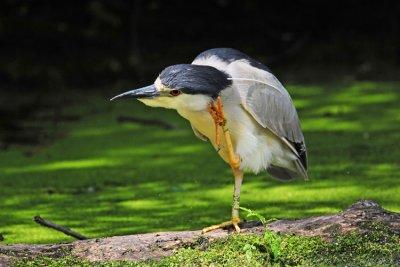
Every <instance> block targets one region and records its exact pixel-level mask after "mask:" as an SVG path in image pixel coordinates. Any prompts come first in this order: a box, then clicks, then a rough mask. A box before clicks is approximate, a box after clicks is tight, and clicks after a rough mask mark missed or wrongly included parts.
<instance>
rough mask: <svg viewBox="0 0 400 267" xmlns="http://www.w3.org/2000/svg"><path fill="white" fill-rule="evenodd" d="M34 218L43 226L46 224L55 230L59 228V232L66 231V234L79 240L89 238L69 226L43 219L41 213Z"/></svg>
mask: <svg viewBox="0 0 400 267" xmlns="http://www.w3.org/2000/svg"><path fill="white" fill-rule="evenodd" d="M33 220H34V221H35V222H36V223H38V224H40V225H43V226H45V227H49V228H52V229H54V230H57V231H59V232H62V233H64V234H66V235H69V236H72V237H75V238H76V239H78V240H85V239H88V238H87V237H86V236H84V235H81V234H80V233H78V232H75V231H73V230H71V229H69V228H67V227H64V226H61V225H58V224H56V223H53V222H51V221H49V220H45V219H43V218H42V217H40V216H39V215H36V216H35V217H33Z"/></svg>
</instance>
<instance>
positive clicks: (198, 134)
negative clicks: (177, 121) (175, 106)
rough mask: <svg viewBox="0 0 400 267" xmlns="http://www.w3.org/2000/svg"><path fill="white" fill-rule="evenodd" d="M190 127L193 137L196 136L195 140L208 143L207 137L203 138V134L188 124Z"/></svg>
mask: <svg viewBox="0 0 400 267" xmlns="http://www.w3.org/2000/svg"><path fill="white" fill-rule="evenodd" d="M190 125H191V126H192V130H193V132H194V135H196V137H197V138H199V139H200V140H203V141H205V142H207V141H208V138H207V136H205V135H204V134H202V133H201V132H199V131H198V130H197V129H196V128H194V126H193V125H192V124H190Z"/></svg>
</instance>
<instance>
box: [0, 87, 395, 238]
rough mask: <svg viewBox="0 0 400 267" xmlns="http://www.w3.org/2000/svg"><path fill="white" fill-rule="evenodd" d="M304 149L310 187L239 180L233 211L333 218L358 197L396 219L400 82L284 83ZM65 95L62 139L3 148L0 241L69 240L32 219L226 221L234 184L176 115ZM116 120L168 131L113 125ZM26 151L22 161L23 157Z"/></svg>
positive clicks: (117, 225)
mask: <svg viewBox="0 0 400 267" xmlns="http://www.w3.org/2000/svg"><path fill="white" fill-rule="evenodd" d="M287 88H288V90H289V91H290V93H291V94H292V97H293V99H294V102H295V105H296V107H297V108H298V111H299V114H300V118H301V121H302V126H303V130H304V132H305V137H306V141H307V146H308V150H309V165H310V177H311V180H310V181H307V182H305V181H301V180H298V181H293V182H290V183H282V182H278V181H275V180H272V179H271V178H268V177H267V175H266V174H260V175H258V176H255V175H253V174H248V175H247V176H246V177H245V181H244V186H243V191H242V198H241V204H242V206H243V207H247V208H251V209H253V210H255V211H257V212H258V213H260V214H263V215H265V216H266V217H268V218H296V217H304V216H311V215H317V214H325V213H333V212H337V211H339V210H340V209H342V208H344V207H346V206H347V205H349V204H351V203H352V202H354V201H355V200H357V199H361V198H366V199H374V200H377V201H378V202H379V203H380V204H382V205H383V207H385V208H387V209H390V210H394V211H400V183H399V174H400V167H399V166H400V164H399V163H400V160H399V158H400V149H399V143H400V109H399V102H400V90H399V89H400V84H399V83H383V82H382V83H378V82H352V83H341V84H334V85H296V84H289V85H288V86H287ZM92 94H93V93H87V94H83V93H80V94H79V93H77V92H71V95H72V96H73V97H74V98H76V99H78V100H77V102H76V104H72V105H69V106H68V107H67V108H66V109H65V110H64V112H65V113H66V114H69V115H71V114H72V115H77V116H81V119H80V120H79V121H75V122H65V123H61V124H60V125H59V127H58V130H57V132H58V133H59V134H60V133H61V134H62V137H61V138H58V139H56V140H55V141H53V142H51V143H50V144H47V145H42V146H40V147H39V148H35V149H33V152H32V151H31V150H32V149H31V148H27V147H25V146H11V147H9V148H8V149H7V150H2V151H0V234H2V235H3V236H4V238H5V241H4V242H5V243H47V242H59V241H68V240H71V239H70V238H68V237H65V236H64V235H62V234H59V233H57V232H54V231H52V230H49V229H46V228H43V227H41V226H38V225H35V224H34V223H33V221H32V217H33V216H34V215H37V214H40V215H41V216H43V217H45V218H48V219H50V220H53V221H55V222H57V223H59V224H62V225H66V226H68V227H71V228H73V229H75V230H77V231H79V232H81V233H83V234H85V235H87V236H89V237H101V236H111V235H123V234H133V233H139V232H152V231H160V230H184V229H199V228H202V227H204V226H207V225H209V224H213V223H217V222H221V221H224V220H226V219H228V218H229V215H230V202H231V191H232V182H233V181H232V177H231V174H230V171H229V168H228V167H227V166H226V165H225V164H224V163H223V161H222V160H221V159H219V158H218V157H217V155H216V153H215V151H214V150H213V148H212V147H211V146H210V145H209V144H207V143H204V142H202V141H200V140H198V139H196V137H194V136H193V133H192V131H191V129H190V125H189V124H188V123H187V122H186V121H184V120H183V119H181V118H180V117H178V115H177V114H176V113H175V112H174V111H170V110H163V109H150V108H147V107H145V106H144V105H142V104H140V103H138V102H133V101H124V102H116V103H109V102H108V101H107V97H109V96H110V95H107V96H105V95H104V96H100V95H94V94H93V95H92ZM120 115H128V116H129V115H134V116H135V117H142V118H157V119H161V120H163V121H165V122H168V123H171V124H173V125H174V126H175V128H174V129H172V130H166V129H162V128H160V127H157V126H148V125H147V126H145V125H140V124H134V123H119V122H117V120H116V118H117V117H118V116H120ZM27 150H29V151H30V152H29V153H26V152H27Z"/></svg>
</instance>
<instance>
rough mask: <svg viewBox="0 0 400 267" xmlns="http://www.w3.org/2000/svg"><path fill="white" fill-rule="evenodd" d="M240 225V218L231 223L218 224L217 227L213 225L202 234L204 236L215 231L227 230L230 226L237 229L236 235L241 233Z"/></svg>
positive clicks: (204, 229)
mask: <svg viewBox="0 0 400 267" xmlns="http://www.w3.org/2000/svg"><path fill="white" fill-rule="evenodd" d="M239 223H240V218H232V220H230V221H227V222H223V223H220V224H216V225H211V226H209V227H206V228H203V230H202V231H201V232H202V233H203V234H204V233H207V232H210V231H214V230H217V229H222V228H226V227H229V226H233V227H234V228H235V231H236V233H240V227H239Z"/></svg>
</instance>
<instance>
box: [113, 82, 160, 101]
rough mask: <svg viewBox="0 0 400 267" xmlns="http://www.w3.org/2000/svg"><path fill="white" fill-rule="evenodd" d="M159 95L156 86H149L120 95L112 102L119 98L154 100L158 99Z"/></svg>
mask: <svg viewBox="0 0 400 267" xmlns="http://www.w3.org/2000/svg"><path fill="white" fill-rule="evenodd" d="M159 95H160V93H159V92H158V90H157V88H156V87H155V86H154V85H149V86H146V87H142V88H139V89H134V90H130V91H127V92H125V93H122V94H120V95H117V96H114V97H113V98H111V99H110V101H113V100H114V99H117V98H123V97H126V98H153V97H156V96H159Z"/></svg>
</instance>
